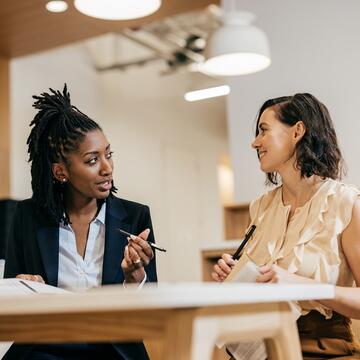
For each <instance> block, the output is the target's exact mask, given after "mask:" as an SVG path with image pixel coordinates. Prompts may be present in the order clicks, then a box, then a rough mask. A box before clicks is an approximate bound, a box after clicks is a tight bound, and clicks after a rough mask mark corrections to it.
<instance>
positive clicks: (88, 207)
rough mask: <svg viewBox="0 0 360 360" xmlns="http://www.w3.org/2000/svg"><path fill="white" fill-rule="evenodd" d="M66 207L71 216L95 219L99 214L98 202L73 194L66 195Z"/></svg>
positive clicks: (67, 193)
mask: <svg viewBox="0 0 360 360" xmlns="http://www.w3.org/2000/svg"><path fill="white" fill-rule="evenodd" d="M65 205H66V209H67V212H68V214H69V216H76V217H90V218H93V217H94V216H95V214H96V213H97V200H96V199H95V198H86V197H84V196H79V195H75V194H73V193H69V192H66V193H65Z"/></svg>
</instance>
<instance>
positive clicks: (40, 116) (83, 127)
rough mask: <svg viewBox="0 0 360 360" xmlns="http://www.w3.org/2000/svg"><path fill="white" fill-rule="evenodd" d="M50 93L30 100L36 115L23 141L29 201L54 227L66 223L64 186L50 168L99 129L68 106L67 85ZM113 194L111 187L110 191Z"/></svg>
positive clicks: (67, 217)
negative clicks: (25, 145) (27, 165)
mask: <svg viewBox="0 0 360 360" xmlns="http://www.w3.org/2000/svg"><path fill="white" fill-rule="evenodd" d="M49 90H50V93H46V92H44V93H42V94H41V95H40V96H33V98H34V99H35V100H36V101H35V102H34V104H33V107H34V108H35V109H38V110H39V111H38V113H37V114H36V115H35V117H34V119H33V120H32V121H31V123H30V127H31V126H33V128H32V129H31V132H30V135H29V137H28V139H27V142H26V143H27V145H28V154H29V162H31V186H32V191H33V195H32V199H33V201H34V203H35V207H36V210H37V213H38V214H42V215H46V216H48V217H49V219H50V220H52V221H54V222H55V223H60V222H61V221H62V222H63V223H64V224H68V223H69V216H68V214H67V211H66V208H65V203H64V190H65V185H63V184H61V183H60V182H59V181H58V180H57V179H55V178H54V176H53V173H52V164H53V163H55V162H60V161H63V162H65V163H66V160H67V159H66V155H67V154H68V153H69V152H72V151H75V150H77V149H78V147H79V144H80V143H81V142H82V140H83V139H84V137H85V136H86V133H88V132H90V131H94V130H101V131H102V129H101V127H100V126H99V125H98V124H97V123H96V122H95V121H93V120H92V119H90V118H89V117H88V116H87V115H85V114H84V113H82V112H81V111H80V110H79V109H78V108H76V107H75V106H73V105H71V102H70V94H69V92H68V90H67V85H66V84H65V85H64V89H63V92H62V93H61V92H60V91H58V90H57V91H55V90H53V89H51V88H50V89H49ZM113 192H116V188H115V187H114V185H113V186H112V189H111V191H110V194H111V195H112V193H113Z"/></svg>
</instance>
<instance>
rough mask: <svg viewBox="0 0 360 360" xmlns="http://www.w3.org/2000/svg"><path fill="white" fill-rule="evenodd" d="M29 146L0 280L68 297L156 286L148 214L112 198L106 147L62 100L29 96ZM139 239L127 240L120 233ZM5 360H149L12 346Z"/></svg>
mask: <svg viewBox="0 0 360 360" xmlns="http://www.w3.org/2000/svg"><path fill="white" fill-rule="evenodd" d="M34 98H35V100H36V101H35V103H34V107H35V108H36V109H37V110H38V113H37V114H36V116H35V118H34V120H33V121H32V122H31V124H30V126H32V130H31V132H30V136H29V138H28V141H27V144H28V153H29V161H30V162H31V185H32V190H33V195H32V198H31V199H27V200H24V201H21V202H19V204H18V206H17V210H16V213H15V216H14V221H13V224H12V230H11V236H10V239H9V242H8V249H7V254H6V263H5V277H18V278H22V279H27V280H33V281H41V282H42V281H43V282H45V283H47V284H49V285H52V286H58V287H61V288H64V289H69V290H72V291H84V290H87V289H90V288H93V287H97V286H101V285H102V284H118V283H120V284H122V283H137V284H139V286H141V285H142V284H143V283H144V282H145V281H150V282H155V281H156V280H157V277H156V266H155V258H154V254H153V251H152V249H151V247H150V245H149V242H148V241H151V242H154V235H153V231H152V225H151V218H150V212H149V208H148V207H147V206H145V205H141V204H138V203H135V202H132V201H128V200H124V199H120V198H117V197H115V195H114V193H115V192H116V188H115V186H114V182H113V167H114V166H113V160H112V151H111V148H110V143H109V141H108V140H107V138H106V136H105V135H104V133H103V131H102V129H101V128H100V126H99V125H98V124H97V123H96V122H95V121H93V120H92V119H90V118H89V117H88V116H87V115H85V114H84V113H82V112H81V111H80V110H78V109H77V108H76V107H75V106H73V105H72V104H71V102H70V94H69V92H68V91H67V88H66V85H65V87H64V90H63V92H60V91H54V90H52V89H50V92H49V93H43V94H41V96H34ZM119 228H120V229H124V230H125V231H127V232H129V233H132V234H138V236H137V237H134V238H126V236H124V235H122V234H121V233H120V232H119V231H118V229H119ZM4 359H31V360H35V359H54V360H55V359H66V360H68V359H119V360H120V359H122V360H124V359H125V360H126V359H128V360H130V359H139V360H145V359H148V355H147V353H146V350H145V347H144V345H143V344H142V343H141V342H140V343H119V344H49V345H33V346H27V345H17V344H15V345H13V346H12V347H11V348H10V350H9V352H8V353H7V354H6V355H5V358H4Z"/></svg>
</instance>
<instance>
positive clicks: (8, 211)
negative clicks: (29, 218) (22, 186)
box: [0, 199, 17, 259]
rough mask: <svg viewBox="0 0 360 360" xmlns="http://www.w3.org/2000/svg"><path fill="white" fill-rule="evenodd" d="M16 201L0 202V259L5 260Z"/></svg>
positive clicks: (4, 200) (6, 200)
mask: <svg viewBox="0 0 360 360" xmlns="http://www.w3.org/2000/svg"><path fill="white" fill-rule="evenodd" d="M16 204H17V201H16V200H11V199H2V200H0V259H5V254H6V246H7V241H8V238H9V232H10V225H11V221H12V217H13V215H14V213H15V209H16Z"/></svg>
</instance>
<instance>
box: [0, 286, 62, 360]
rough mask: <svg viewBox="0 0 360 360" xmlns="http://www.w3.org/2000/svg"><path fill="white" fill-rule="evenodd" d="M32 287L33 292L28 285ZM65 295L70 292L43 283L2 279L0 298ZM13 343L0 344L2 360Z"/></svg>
mask: <svg viewBox="0 0 360 360" xmlns="http://www.w3.org/2000/svg"><path fill="white" fill-rule="evenodd" d="M24 283H25V284H27V285H28V286H30V287H31V288H32V289H33V290H35V291H33V290H31V289H30V288H29V287H27V286H26V285H24ZM35 293H38V294H64V293H68V291H66V290H64V289H60V288H57V287H55V286H50V285H46V284H43V283H39V282H35V281H29V280H22V279H0V298H1V297H5V296H27V295H29V294H35ZM12 344H13V342H12V341H11V342H0V359H2V357H3V356H4V355H5V354H6V352H7V351H8V350H9V348H10V346H11V345H12Z"/></svg>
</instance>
